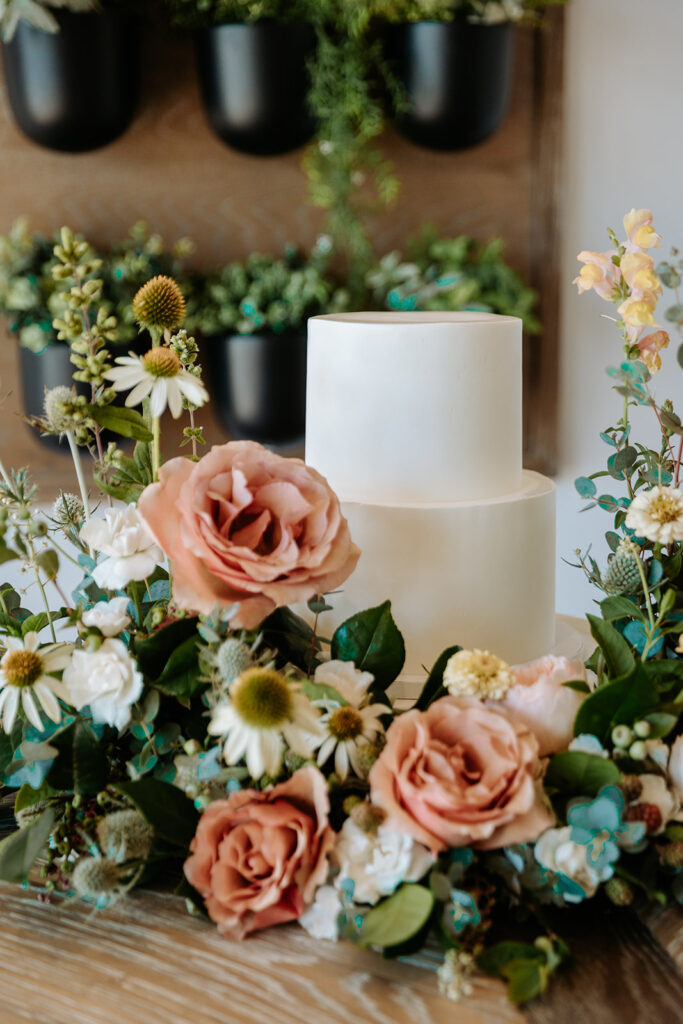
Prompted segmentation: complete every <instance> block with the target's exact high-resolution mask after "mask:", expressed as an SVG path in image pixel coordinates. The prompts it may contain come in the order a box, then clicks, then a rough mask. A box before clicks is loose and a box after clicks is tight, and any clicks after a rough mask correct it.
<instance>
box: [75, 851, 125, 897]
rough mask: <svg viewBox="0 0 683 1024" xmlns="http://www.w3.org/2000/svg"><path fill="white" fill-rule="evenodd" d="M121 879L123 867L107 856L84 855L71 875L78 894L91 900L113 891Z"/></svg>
mask: <svg viewBox="0 0 683 1024" xmlns="http://www.w3.org/2000/svg"><path fill="white" fill-rule="evenodd" d="M120 880H121V868H120V867H119V865H118V864H115V863H114V861H113V860H109V859H108V858H107V857H83V858H82V860H79V862H78V864H77V865H76V867H75V868H74V872H73V875H72V876H71V884H72V885H73V887H74V889H75V890H76V892H77V893H78V895H79V896H82V897H83V898H84V899H89V900H96V899H97V898H98V897H100V896H105V895H107V894H108V893H111V892H113V891H114V890H115V889H116V887H117V886H118V884H119V882H120Z"/></svg>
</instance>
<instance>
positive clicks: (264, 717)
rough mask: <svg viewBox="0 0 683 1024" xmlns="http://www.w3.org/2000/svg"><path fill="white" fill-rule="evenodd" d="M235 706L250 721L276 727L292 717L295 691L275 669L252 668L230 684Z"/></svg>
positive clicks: (262, 726) (244, 718)
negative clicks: (293, 691)
mask: <svg viewBox="0 0 683 1024" xmlns="http://www.w3.org/2000/svg"><path fill="white" fill-rule="evenodd" d="M230 700H231V701H232V705H233V707H234V709H235V711H236V712H237V714H238V715H239V716H240V718H241V719H242V720H243V721H244V722H245V723H246V724H247V725H251V726H254V727H256V728H258V729H273V728H275V726H278V725H284V723H285V722H286V721H288V720H289V719H291V717H292V690H291V687H290V685H289V683H288V682H287V680H286V679H285V677H284V676H283V675H282V674H281V673H280V672H276V670H275V669H271V668H250V669H247V671H246V672H243V673H242V675H241V676H239V677H238V678H237V679H236V680H235V682H234V683H233V684H232V686H231V687H230Z"/></svg>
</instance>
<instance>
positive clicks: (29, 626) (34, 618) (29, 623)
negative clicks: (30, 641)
mask: <svg viewBox="0 0 683 1024" xmlns="http://www.w3.org/2000/svg"><path fill="white" fill-rule="evenodd" d="M68 614H69V613H68V612H67V610H66V608H60V610H59V611H58V612H51V613H50V619H51V620H52V622H58V621H59V620H60V619H64V618H66V617H67V616H68ZM50 619H48V617H47V613H46V612H38V614H37V615H29V617H28V618H27V619H24V621H23V622H22V624H21V632H22V635H23V636H26V634H27V633H31V632H33V633H40V631H41V629H45V627H46V626H48V625H49V624H50Z"/></svg>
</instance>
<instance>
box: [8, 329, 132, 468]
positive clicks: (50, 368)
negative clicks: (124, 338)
mask: <svg viewBox="0 0 683 1024" xmlns="http://www.w3.org/2000/svg"><path fill="white" fill-rule="evenodd" d="M148 347H149V338H148V337H147V335H142V336H141V337H140V338H136V339H135V340H134V341H133V342H131V343H129V344H128V345H126V346H124V347H122V348H119V349H113V350H110V352H111V357H112V359H114V358H115V357H116V356H117V355H127V354H128V352H129V351H131V352H138V353H140V354H142V353H143V352H146V351H147V348H148ZM19 370H20V376H21V394H22V399H23V404H24V412H25V414H26V415H27V416H39V417H41V416H43V415H44V399H45V388H56V387H59V386H60V385H65V386H66V387H71V385H72V384H74V380H73V373H74V371H75V367H74V365H73V363H72V362H71V349H70V348H69V346H68V345H67V343H66V342H65V341H56V342H53V343H52V344H50V345H47V346H46V347H45V348H44V349H43V350H42V352H32V351H31V350H30V349H28V348H24V347H23V345H20V346H19ZM75 387H76V391H77V392H78V393H79V395H85V396H86V398H88V399H89V398H90V394H91V388H90V385H89V384H84V383H83V382H81V381H77V382H75ZM127 394H128V393H127V392H125V393H122V394H120V395H117V396H116V398H115V399H114V404H115V405H125V401H126V397H127ZM31 433H32V434H33V436H34V437H36V438H38V440H39V441H40V442H41V444H44V445H45V446H46V447H47V448H52V450H53V451H54V450H58V451H63V452H65V453H66V454H67V455H68V453H69V446H68V444H67V441H66V438H62V439H61V441H60V438H59V436H58V435H56V434H41V433H40V432H39V431H37V430H33V428H31ZM102 440H103V441H105V442H107V441H116V442H117V443H118V444H124V443H125V439H124V438H122V437H121V436H120V434H114V433H111V432H110V431H106V430H105V431H102Z"/></svg>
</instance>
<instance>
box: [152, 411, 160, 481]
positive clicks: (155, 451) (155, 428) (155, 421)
mask: <svg viewBox="0 0 683 1024" xmlns="http://www.w3.org/2000/svg"><path fill="white" fill-rule="evenodd" d="M160 465H161V431H160V424H159V417H158V416H152V479H153V481H154V482H155V483H156V481H157V480H158V479H159V467H160Z"/></svg>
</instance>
